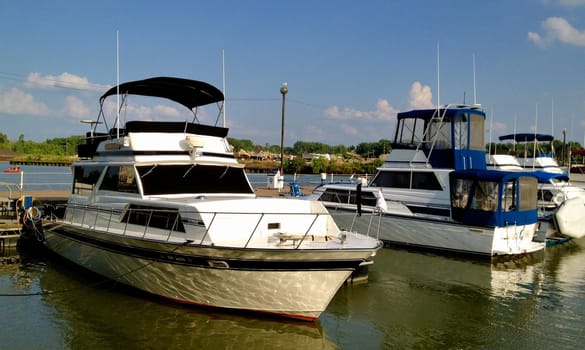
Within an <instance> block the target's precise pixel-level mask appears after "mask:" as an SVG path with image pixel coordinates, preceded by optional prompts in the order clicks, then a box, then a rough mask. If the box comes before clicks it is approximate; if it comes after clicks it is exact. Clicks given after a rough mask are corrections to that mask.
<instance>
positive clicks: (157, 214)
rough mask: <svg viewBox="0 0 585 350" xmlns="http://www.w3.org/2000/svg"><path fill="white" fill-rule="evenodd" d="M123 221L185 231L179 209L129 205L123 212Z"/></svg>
mask: <svg viewBox="0 0 585 350" xmlns="http://www.w3.org/2000/svg"><path fill="white" fill-rule="evenodd" d="M121 221H122V222H127V223H129V224H134V225H140V226H146V227H154V228H160V229H163V230H168V231H170V230H173V231H178V232H185V227H184V226H183V220H182V219H181V215H180V214H179V210H178V209H168V208H164V209H163V208H157V207H150V206H142V205H129V206H128V208H127V209H126V210H125V211H124V213H123V214H122V220H121Z"/></svg>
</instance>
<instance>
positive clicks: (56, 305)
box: [0, 168, 585, 349]
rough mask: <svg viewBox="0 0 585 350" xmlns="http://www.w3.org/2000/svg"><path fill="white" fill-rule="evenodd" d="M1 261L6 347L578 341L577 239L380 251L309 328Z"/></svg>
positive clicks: (581, 323) (584, 293)
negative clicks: (508, 248) (507, 248)
mask: <svg viewBox="0 0 585 350" xmlns="http://www.w3.org/2000/svg"><path fill="white" fill-rule="evenodd" d="M63 170H65V168H63ZM69 176H70V175H69ZM260 179H261V178H260ZM317 179H318V178H317ZM2 255H4V256H17V257H19V258H20V262H19V263H14V264H0V315H2V319H1V321H0V348H2V349H107V348H113V349H161V348H164V349H175V348H176V349H226V348H229V349H393V348H398V349H410V348H417V349H427V348H430V349H436V348H446V349H501V348H506V349H510V348H513V349H534V348H538V349H575V348H580V347H582V344H583V343H584V342H585V332H584V331H585V266H584V265H585V240H576V241H572V242H569V243H567V244H565V245H562V246H556V247H548V248H547V251H546V252H545V253H544V254H542V255H538V256H535V257H532V258H528V259H524V260H522V261H516V262H507V263H499V264H490V263H487V262H482V261H476V260H472V259H463V258H454V257H446V256H441V255H434V254H429V253H420V252H411V251H407V250H401V249H394V248H384V249H382V250H380V251H379V253H378V255H377V256H376V257H375V263H374V265H372V266H371V267H370V274H369V276H370V279H369V282H368V283H362V284H354V285H346V286H344V287H343V288H342V289H341V290H340V291H339V292H338V294H337V295H336V296H335V298H334V299H333V301H332V303H331V304H330V305H329V307H328V309H327V310H326V312H324V313H323V314H322V315H321V317H320V318H319V320H318V321H316V322H291V321H287V320H282V319H278V318H269V317H263V316H259V315H256V314H247V313H229V312H222V311H218V310H215V309H206V308H196V307H187V306H183V305H176V304H171V303H167V302H165V301H162V300H159V299H157V298H153V297H151V296H149V295H145V294H143V293H140V292H137V291H135V290H133V289H130V288H126V287H124V286H122V285H119V284H116V283H114V282H111V281H106V280H104V279H103V278H101V277H100V276H97V275H94V274H91V273H88V272H87V271H85V270H82V269H80V268H78V267H76V266H75V265H72V264H70V263H68V262H67V261H64V260H63V259H61V258H59V257H57V256H55V255H53V254H50V253H48V252H46V251H43V250H33V251H30V250H23V251H17V250H15V249H9V250H5V251H2Z"/></svg>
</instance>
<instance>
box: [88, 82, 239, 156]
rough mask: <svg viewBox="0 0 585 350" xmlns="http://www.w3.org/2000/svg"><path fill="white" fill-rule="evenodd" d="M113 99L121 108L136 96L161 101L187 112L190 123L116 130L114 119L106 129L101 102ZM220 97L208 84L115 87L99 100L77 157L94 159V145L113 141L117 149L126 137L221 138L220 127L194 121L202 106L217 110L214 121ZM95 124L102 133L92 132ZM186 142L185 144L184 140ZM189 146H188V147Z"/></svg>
mask: <svg viewBox="0 0 585 350" xmlns="http://www.w3.org/2000/svg"><path fill="white" fill-rule="evenodd" d="M113 95H121V96H123V99H122V103H121V105H124V101H125V100H126V98H127V97H128V95H139V96H151V97H160V98H165V99H168V100H171V101H174V102H177V103H179V104H180V105H182V106H184V107H186V108H187V109H189V110H190V111H191V112H192V114H193V120H192V121H191V122H188V121H180V122H159V121H156V122H153V121H148V122H144V121H129V122H126V124H125V125H124V127H118V123H119V119H118V116H116V120H115V122H114V125H116V127H114V128H111V129H108V122H107V120H106V117H105V114H104V108H103V106H104V102H105V100H106V98H107V97H109V96H113ZM223 101H224V96H223V93H222V92H221V91H220V90H219V89H217V88H216V87H214V86H213V85H210V84H208V83H205V82H202V81H197V80H190V79H182V78H174V77H156V78H149V79H144V80H138V81H132V82H127V83H123V84H120V85H118V86H115V87H113V88H111V89H109V90H108V91H106V93H104V94H103V95H102V96H101V97H100V112H99V114H98V119H97V120H96V121H92V123H91V125H92V129H91V130H90V131H89V132H87V133H86V139H85V141H86V142H85V144H83V145H79V146H78V150H77V152H78V156H79V157H80V158H85V159H88V158H93V156H94V155H96V151H97V149H98V145H99V144H100V143H101V142H104V141H107V140H114V139H117V140H118V141H116V142H117V143H118V144H119V147H117V148H116V149H120V148H121V147H122V144H121V143H120V142H122V141H121V138H122V137H125V136H127V135H129V134H130V133H169V134H170V133H183V134H195V135H203V136H204V137H205V136H209V137H218V138H225V137H226V136H227V133H228V129H227V128H224V127H218V126H214V125H205V124H200V123H199V120H198V118H197V107H200V106H205V105H209V104H213V103H215V104H217V106H218V111H219V113H218V119H219V115H221V113H222V110H223ZM99 124H104V126H105V129H106V132H96V128H97V126H98V125H99ZM187 142H189V141H188V140H187ZM108 146H109V148H110V149H109V150H114V148H115V147H113V146H115V145H112V144H110V145H108ZM191 146H192V145H189V147H191Z"/></svg>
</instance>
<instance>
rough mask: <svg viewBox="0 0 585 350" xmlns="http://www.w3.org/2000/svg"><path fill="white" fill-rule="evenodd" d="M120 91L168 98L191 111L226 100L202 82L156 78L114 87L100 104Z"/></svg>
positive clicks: (215, 89) (101, 99) (104, 95)
mask: <svg viewBox="0 0 585 350" xmlns="http://www.w3.org/2000/svg"><path fill="white" fill-rule="evenodd" d="M118 89H119V93H120V95H126V94H128V95H140V96H153V97H162V98H167V99H169V100H172V101H175V102H177V103H180V104H182V105H183V106H185V107H187V108H189V109H193V108H195V107H198V106H204V105H207V104H210V103H214V102H220V101H223V99H224V97H223V93H222V92H221V91H220V90H219V89H217V88H216V87H215V86H213V85H210V84H208V83H205V82H202V81H197V80H190V79H182V78H173V77H156V78H148V79H144V80H137V81H130V82H127V83H123V84H120V85H118V86H114V87H113V88H111V89H109V90H108V91H106V93H105V94H103V95H102V97H100V104H103V103H104V100H105V99H106V98H107V97H108V96H112V95H116V94H118Z"/></svg>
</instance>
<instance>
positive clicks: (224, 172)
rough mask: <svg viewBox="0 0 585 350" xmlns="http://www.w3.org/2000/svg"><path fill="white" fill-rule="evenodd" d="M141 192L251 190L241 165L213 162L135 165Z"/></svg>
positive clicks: (234, 191) (232, 191)
mask: <svg viewBox="0 0 585 350" xmlns="http://www.w3.org/2000/svg"><path fill="white" fill-rule="evenodd" d="M136 169H137V171H138V174H139V175H140V179H141V181H142V189H143V191H144V195H158V194H175V193H248V194H251V193H254V190H253V189H252V187H251V186H250V183H249V182H248V178H247V177H246V173H245V172H244V169H243V168H234V167H228V166H214V165H200V164H195V165H164V166H161V165H158V166H157V165H152V166H140V167H136Z"/></svg>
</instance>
